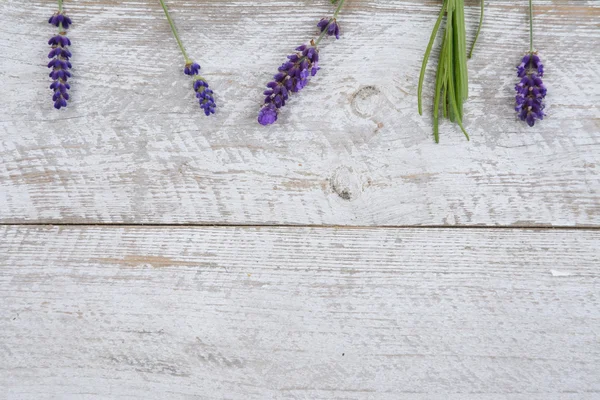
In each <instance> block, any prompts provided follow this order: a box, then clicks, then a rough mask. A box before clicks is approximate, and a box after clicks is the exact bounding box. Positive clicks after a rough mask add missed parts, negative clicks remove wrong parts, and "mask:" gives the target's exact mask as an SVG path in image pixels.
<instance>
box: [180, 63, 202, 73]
mask: <svg viewBox="0 0 600 400" xmlns="http://www.w3.org/2000/svg"><path fill="white" fill-rule="evenodd" d="M199 72H200V65H199V64H197V63H195V62H193V61H188V62H187V63H185V67H184V68H183V73H184V74H186V75H198V73H199Z"/></svg>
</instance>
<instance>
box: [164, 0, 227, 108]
mask: <svg viewBox="0 0 600 400" xmlns="http://www.w3.org/2000/svg"><path fill="white" fill-rule="evenodd" d="M159 1H160V5H161V6H162V8H163V10H164V12H165V16H166V17H167V21H169V25H170V26H171V31H172V32H173V36H175V40H176V41H177V45H178V46H179V49H180V50H181V54H183V58H184V59H185V66H184V67H183V73H184V74H186V75H189V76H192V77H193V78H194V81H193V82H194V91H195V92H196V98H197V99H198V102H199V103H200V108H201V109H202V110H203V111H204V114H205V115H206V116H207V117H208V116H209V115H210V114H214V113H215V108H216V107H217V105H216V104H215V99H214V97H213V91H212V90H211V89H209V88H208V82H206V79H204V78H203V77H201V76H200V75H199V74H200V64H198V63H196V62H194V61H193V60H192V59H190V57H189V56H188V54H187V52H186V51H185V47H184V46H183V43H182V42H181V38H180V37H179V33H177V29H176V28H175V24H174V23H173V20H172V19H171V16H170V15H169V10H168V9H167V6H166V5H165V2H164V0H159Z"/></svg>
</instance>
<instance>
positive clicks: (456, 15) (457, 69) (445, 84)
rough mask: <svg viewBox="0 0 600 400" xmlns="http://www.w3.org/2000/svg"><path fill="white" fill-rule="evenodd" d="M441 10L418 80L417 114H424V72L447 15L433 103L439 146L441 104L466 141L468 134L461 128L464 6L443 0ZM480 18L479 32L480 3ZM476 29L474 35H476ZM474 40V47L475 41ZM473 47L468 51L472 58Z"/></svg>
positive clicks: (465, 88) (459, 0)
mask: <svg viewBox="0 0 600 400" xmlns="http://www.w3.org/2000/svg"><path fill="white" fill-rule="evenodd" d="M443 1H444V3H443V5H442V9H441V11H440V14H439V16H438V19H437V21H436V23H435V26H434V28H433V31H432V32H431V38H430V39H429V44H428V45H427V50H426V51H425V57H424V58H423V65H422V67H421V75H420V77H419V89H418V98H419V114H421V115H423V104H422V103H423V100H422V97H423V81H424V79H425V69H426V67H427V62H428V60H429V56H430V54H431V49H432V47H433V43H434V41H435V38H436V37H437V34H438V31H439V30H440V25H441V23H442V20H443V18H444V15H446V25H445V28H444V33H443V36H442V48H441V51H440V57H439V59H438V66H437V73H436V78H435V97H434V100H433V136H434V138H435V142H436V143H439V141H440V138H439V117H440V102H441V109H442V115H443V117H444V118H448V119H450V121H452V122H456V123H457V124H458V126H459V127H460V129H461V130H462V131H463V133H464V134H465V136H466V138H467V140H469V135H468V134H467V131H466V130H465V128H464V126H463V123H462V121H463V104H464V102H465V101H466V100H467V98H468V96H469V77H468V71H467V39H466V36H467V35H466V30H465V5H464V0H443ZM481 10H482V12H481V19H480V21H479V30H480V29H481V24H482V22H483V0H481ZM479 30H478V32H477V36H479ZM477 36H476V38H475V40H474V41H473V47H475V42H476V41H477ZM472 52H473V48H471V53H470V55H469V57H470V56H471V55H472Z"/></svg>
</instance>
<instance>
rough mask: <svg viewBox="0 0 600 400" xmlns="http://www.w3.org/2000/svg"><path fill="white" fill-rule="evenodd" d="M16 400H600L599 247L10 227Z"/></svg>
mask: <svg viewBox="0 0 600 400" xmlns="http://www.w3.org/2000/svg"><path fill="white" fill-rule="evenodd" d="M0 232H1V233H0V238H1V239H2V240H0V318H1V325H2V329H0V388H1V389H2V390H1V391H0V392H1V393H4V395H5V396H7V397H6V398H10V399H36V400H39V399H46V398H61V399H75V398H86V399H106V398H110V399H138V398H139V399H166V398H169V399H184V398H185V399H188V398H189V399H191V398H194V399H198V398H202V399H244V400H246V399H275V398H277V399H281V398H286V399H328V400H331V399H593V398H594V399H595V398H598V395H599V394H600V375H598V370H599V369H600V342H599V340H598V332H599V331H600V290H599V289H600V287H599V286H600V285H599V283H600V272H599V270H598V265H600V254H599V245H600V231H597V230H596V231H587V230H575V231H565V230H506V229H502V230H494V229H475V230H473V229H318V228H316V229H315V228H313V229H309V228H182V227H180V228H169V229H164V228H156V227H145V228H139V227H137V228H136V227H121V228H115V227H109V228H107V227H22V226H21V227H19V226H12V227H11V226H4V227H1V228H0Z"/></svg>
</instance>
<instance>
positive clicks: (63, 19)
mask: <svg viewBox="0 0 600 400" xmlns="http://www.w3.org/2000/svg"><path fill="white" fill-rule="evenodd" d="M48 23H49V24H51V25H54V26H56V27H57V28H59V29H69V25H71V24H72V22H71V18H69V17H67V16H66V15H65V14H64V13H62V12H57V13H55V14H54V15H53V16H51V17H50V19H49V20H48Z"/></svg>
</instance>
